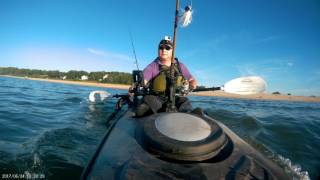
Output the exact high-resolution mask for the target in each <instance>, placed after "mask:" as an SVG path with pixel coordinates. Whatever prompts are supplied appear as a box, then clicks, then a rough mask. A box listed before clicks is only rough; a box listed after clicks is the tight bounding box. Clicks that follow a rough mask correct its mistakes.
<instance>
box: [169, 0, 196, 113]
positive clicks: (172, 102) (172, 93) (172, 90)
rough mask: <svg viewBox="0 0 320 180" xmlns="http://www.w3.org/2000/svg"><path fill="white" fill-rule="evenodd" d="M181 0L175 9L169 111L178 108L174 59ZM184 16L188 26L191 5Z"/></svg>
mask: <svg viewBox="0 0 320 180" xmlns="http://www.w3.org/2000/svg"><path fill="white" fill-rule="evenodd" d="M179 8H180V6H179V0H176V11H175V21H174V29H173V48H172V56H171V66H170V87H169V92H170V94H169V102H168V106H167V112H176V111H177V108H176V106H175V94H176V91H175V88H176V87H175V86H176V84H175V81H176V77H175V75H174V74H175V70H174V69H175V68H174V60H175V50H176V42H177V41H176V40H177V29H178V23H179ZM181 18H182V23H181V24H182V26H183V27H186V26H188V25H189V24H190V23H191V19H192V10H191V6H190V5H189V6H186V7H185V11H184V13H183V15H182V16H181Z"/></svg>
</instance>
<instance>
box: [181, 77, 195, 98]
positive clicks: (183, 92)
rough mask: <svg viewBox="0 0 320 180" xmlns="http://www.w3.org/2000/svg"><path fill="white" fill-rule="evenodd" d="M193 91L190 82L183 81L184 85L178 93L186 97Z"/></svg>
mask: <svg viewBox="0 0 320 180" xmlns="http://www.w3.org/2000/svg"><path fill="white" fill-rule="evenodd" d="M191 91H192V89H191V88H190V86H189V82H188V81H187V80H185V81H183V83H182V85H181V86H180V87H179V89H178V93H179V94H180V95H182V96H186V95H188V94H189V92H191Z"/></svg>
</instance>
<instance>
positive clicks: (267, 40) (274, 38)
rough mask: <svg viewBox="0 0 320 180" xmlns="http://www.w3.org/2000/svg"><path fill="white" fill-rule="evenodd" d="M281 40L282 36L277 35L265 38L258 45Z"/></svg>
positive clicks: (258, 41) (259, 40)
mask: <svg viewBox="0 0 320 180" xmlns="http://www.w3.org/2000/svg"><path fill="white" fill-rule="evenodd" d="M279 38H280V36H276V35H271V36H267V37H263V38H260V39H258V40H257V43H268V42H271V41H275V40H278V39H279Z"/></svg>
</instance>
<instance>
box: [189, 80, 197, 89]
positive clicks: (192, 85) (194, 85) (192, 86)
mask: <svg viewBox="0 0 320 180" xmlns="http://www.w3.org/2000/svg"><path fill="white" fill-rule="evenodd" d="M196 88H197V81H196V80H194V79H191V80H189V89H191V90H192V89H196Z"/></svg>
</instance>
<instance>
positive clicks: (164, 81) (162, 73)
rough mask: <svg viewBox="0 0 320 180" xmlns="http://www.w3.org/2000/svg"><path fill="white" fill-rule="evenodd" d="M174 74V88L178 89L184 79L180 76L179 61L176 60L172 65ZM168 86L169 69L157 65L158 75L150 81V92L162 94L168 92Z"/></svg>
mask: <svg viewBox="0 0 320 180" xmlns="http://www.w3.org/2000/svg"><path fill="white" fill-rule="evenodd" d="M174 73H175V77H176V81H175V87H176V89H179V88H180V87H181V86H182V84H183V82H184V80H185V78H184V77H183V75H182V72H181V68H180V64H179V61H178V60H177V59H176V63H174ZM169 85H170V67H168V66H166V65H161V64H159V74H158V75H157V76H156V77H154V78H153V79H152V82H151V88H152V89H151V90H152V92H154V93H155V94H164V93H166V92H168V91H169Z"/></svg>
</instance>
